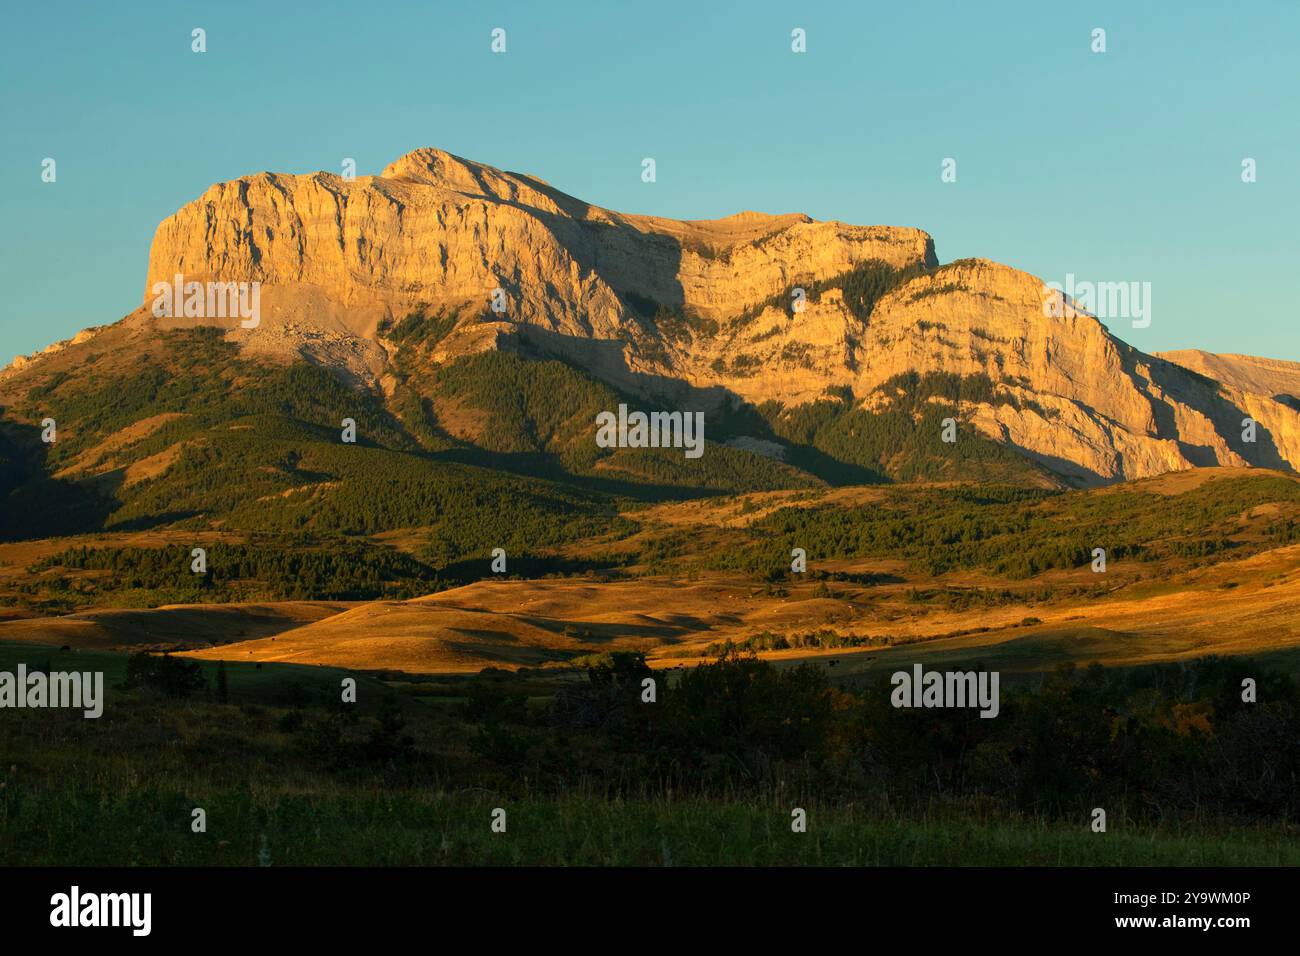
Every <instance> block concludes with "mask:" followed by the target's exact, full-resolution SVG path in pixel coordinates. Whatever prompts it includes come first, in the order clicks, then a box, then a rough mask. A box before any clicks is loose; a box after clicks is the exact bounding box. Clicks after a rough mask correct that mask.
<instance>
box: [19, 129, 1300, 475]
mask: <svg viewBox="0 0 1300 956" xmlns="http://www.w3.org/2000/svg"><path fill="white" fill-rule="evenodd" d="M175 275H182V276H184V277H185V279H186V281H200V282H203V281H215V282H232V281H236V282H242V281H247V282H258V283H260V285H261V294H262V295H261V316H260V321H259V324H258V326H257V327H256V328H253V329H244V328H240V327H239V320H238V318H231V319H213V318H204V317H198V318H190V319H184V318H167V319H158V318H155V317H154V316H153V315H152V314H151V311H150V308H149V306H150V302H151V298H152V297H151V294H150V292H151V290H152V289H153V288H154V285H155V283H158V282H170V281H171V280H172V277H173V276H175ZM1048 294H1049V293H1048V290H1047V289H1046V287H1045V285H1044V283H1043V282H1042V280H1040V279H1038V278H1036V277H1034V276H1031V275H1029V274H1028V273H1024V272H1021V271H1019V270H1016V269H1014V268H1011V267H1009V266H1004V265H1000V264H998V263H994V262H992V261H990V260H986V259H969V260H959V261H957V262H953V263H948V264H945V265H940V264H939V261H938V259H937V256H936V254H935V249H934V241H933V239H932V238H931V237H930V236H929V234H928V233H925V232H924V231H922V230H919V229H914V228H910V227H890V226H853V225H849V224H845V223H842V222H838V221H835V220H830V221H817V220H813V219H811V218H810V217H808V216H806V215H805V214H802V213H788V214H776V215H774V214H765V213H756V212H752V211H747V212H742V213H737V214H734V215H732V216H728V217H724V218H722V219H715V220H672V219H666V218H662V217H655V216H640V215H630V214H624V213H619V212H616V211H613V210H608V209H604V208H602V207H600V206H596V205H594V204H591V203H587V202H585V201H583V200H580V199H577V198H575V197H573V196H571V195H569V194H567V193H564V192H562V191H560V190H558V189H556V188H555V187H553V186H551V185H549V184H547V183H545V182H543V181H542V180H540V179H537V178H535V177H531V176H528V175H526V174H522V173H510V172H505V171H502V170H500V169H496V168H495V167H491V166H487V165H485V164H482V163H477V162H474V161H471V160H466V159H462V158H460V157H457V156H454V155H452V154H451V153H447V152H445V151H442V150H438V149H433V148H423V149H418V150H415V151H412V152H410V153H408V154H406V155H405V156H402V157H400V158H399V159H397V160H395V161H394V162H393V163H391V164H389V166H387V167H386V168H385V169H384V171H383V172H382V173H381V174H380V175H379V176H363V177H356V178H355V179H351V180H349V179H344V178H342V177H339V176H335V175H333V174H330V173H324V172H318V173H312V174H306V175H290V174H279V173H257V174H253V175H250V176H244V177H240V178H238V179H235V180H232V181H229V182H226V183H218V184H215V185H213V186H212V187H210V188H209V189H208V190H206V191H205V192H204V193H203V194H202V195H201V196H200V197H199V198H198V199H196V200H194V201H192V202H190V203H187V204H186V205H185V206H183V207H182V208H181V209H179V210H178V211H177V212H176V213H175V214H174V215H172V216H170V217H168V218H167V219H166V220H164V221H163V222H162V223H161V224H160V225H159V227H158V230H157V231H156V233H155V237H154V241H153V244H152V247H151V250H150V257H149V268H148V273H147V278H146V287H145V301H144V304H143V305H142V307H141V308H140V309H138V310H136V311H135V312H134V313H132V314H131V315H130V316H128V317H127V318H126V319H125V320H124V325H125V326H126V327H128V328H131V329H136V330H138V331H139V333H140V335H141V336H142V337H143V340H148V337H149V336H150V335H153V334H155V330H158V329H165V328H176V327H180V328H185V327H190V326H208V325H217V326H219V327H221V328H223V329H224V330H225V335H226V338H227V339H228V340H229V341H230V342H232V343H234V344H236V345H237V346H238V347H239V349H240V350H241V353H242V354H246V355H250V356H256V357H259V358H271V359H274V360H277V361H298V360H301V359H305V360H307V361H309V362H311V363H313V364H317V365H322V366H326V367H329V368H331V369H335V370H337V371H338V372H340V373H341V374H342V375H343V377H344V378H345V379H346V380H348V381H349V382H351V383H352V384H353V385H354V386H355V387H360V388H365V389H369V390H372V391H374V392H376V393H377V394H381V395H383V396H384V397H385V398H386V399H388V400H393V399H394V398H395V397H397V396H399V394H403V393H405V392H411V393H414V398H413V399H410V400H411V401H415V402H417V403H420V404H427V405H428V406H429V407H436V406H437V405H438V404H439V401H441V400H440V399H439V398H438V396H437V395H436V394H435V393H436V392H437V390H438V387H439V386H438V379H439V377H440V374H441V373H440V372H439V370H440V369H443V368H445V367H448V366H450V365H452V364H454V363H456V362H460V361H463V360H464V359H466V358H467V357H469V356H473V355H476V354H481V353H484V352H492V351H503V352H511V353H514V354H517V355H519V356H521V357H524V358H526V359H530V360H535V359H543V360H558V361H560V362H563V363H565V364H568V365H571V366H573V367H575V368H578V369H581V370H582V371H583V372H584V373H585V374H588V375H590V376H592V377H593V378H594V379H596V380H598V381H601V382H604V383H607V384H609V385H611V386H613V387H614V388H616V389H618V390H620V391H621V392H624V393H626V394H629V395H632V396H640V397H641V398H642V399H643V400H645V401H657V402H660V403H662V404H664V405H667V406H669V407H678V406H685V405H690V406H692V407H702V408H707V409H710V410H712V411H721V412H724V413H730V412H733V411H735V410H736V409H737V408H740V407H742V406H749V407H754V408H763V409H766V412H765V413H764V417H765V418H766V419H767V420H768V421H769V423H771V424H772V426H773V427H774V428H776V430H777V431H778V432H780V431H782V430H783V429H785V430H787V431H788V428H786V425H788V424H789V422H788V421H787V422H786V425H783V424H782V416H786V418H787V419H788V418H789V416H790V415H791V414H792V410H797V409H800V408H806V407H821V404H824V403H825V402H826V401H827V398H828V396H831V395H839V394H848V395H851V396H852V400H851V402H850V403H848V405H846V408H845V409H844V411H845V413H846V414H847V413H853V414H859V413H861V414H866V413H870V412H874V411H876V410H879V409H882V408H889V407H891V406H892V405H894V404H896V400H897V383H898V382H899V381H902V380H905V379H907V376H913V377H919V378H920V379H923V380H924V379H927V376H928V377H933V376H945V375H946V376H950V377H955V379H956V380H962V381H976V382H987V383H988V386H987V387H981V388H979V389H977V390H976V391H977V392H978V395H975V396H974V397H973V398H963V397H961V396H959V395H957V394H956V393H955V392H954V393H953V396H950V398H951V401H952V402H953V403H954V404H953V406H952V407H953V409H954V410H955V411H956V412H957V413H958V414H959V416H960V417H961V418H962V420H963V421H965V422H967V423H969V425H970V426H971V428H973V429H974V430H975V431H976V432H977V433H978V434H979V435H980V436H982V437H983V438H984V439H986V440H991V441H993V442H996V443H1000V444H1002V445H1003V446H1005V447H1007V448H1009V449H1012V450H1014V451H1015V452H1016V453H1017V454H1020V455H1023V456H1024V457H1025V458H1026V459H1027V460H1029V461H1031V462H1033V463H1035V464H1036V465H1038V466H1041V467H1044V468H1047V469H1049V470H1050V471H1052V472H1054V473H1055V474H1057V475H1059V476H1061V477H1062V479H1063V480H1065V481H1067V482H1070V483H1073V484H1081V485H1090V484H1100V483H1107V482H1112V481H1119V480H1126V479H1131V478H1140V477H1146V476H1150V475H1155V474H1160V473H1163V472H1167V471H1175V470H1180V469H1183V468H1189V467H1197V466H1206V465H1227V466H1236V467H1243V466H1247V465H1256V466H1262V467H1273V468H1286V469H1294V468H1295V467H1296V466H1297V464H1300V409H1298V408H1297V407H1294V406H1293V405H1292V404H1289V403H1288V402H1287V401H1285V400H1284V399H1285V398H1286V396H1285V395H1283V396H1282V399H1283V400H1279V398H1278V397H1277V395H1276V394H1265V392H1267V389H1265V390H1264V391H1260V390H1259V389H1260V386H1259V380H1258V376H1256V378H1255V379H1249V378H1242V377H1240V376H1238V377H1236V378H1233V377H1232V376H1226V377H1228V378H1232V381H1224V380H1223V379H1222V378H1216V377H1215V376H1214V375H1211V374H1207V372H1206V371H1205V370H1204V369H1205V368H1208V366H1204V363H1202V366H1203V367H1202V368H1201V369H1198V368H1192V367H1189V365H1188V364H1186V360H1184V362H1179V361H1176V360H1175V359H1176V356H1173V357H1171V358H1170V359H1166V358H1164V357H1161V356H1159V355H1147V354H1145V353H1143V352H1141V351H1140V350H1138V349H1135V348H1133V347H1132V346H1129V345H1128V344H1127V343H1125V342H1123V341H1122V340H1121V339H1119V338H1118V337H1117V336H1115V335H1113V334H1112V333H1111V332H1110V331H1109V330H1108V329H1107V328H1106V327H1105V326H1104V325H1103V324H1102V323H1101V322H1099V321H1098V320H1097V319H1096V318H1094V317H1093V316H1091V315H1088V314H1087V313H1084V312H1081V311H1079V310H1077V309H1075V308H1074V307H1073V306H1072V305H1070V304H1067V303H1063V302H1062V303H1059V308H1058V309H1056V310H1055V314H1053V312H1052V310H1051V309H1048V308H1045V301H1046V296H1048ZM494 295H495V296H496V297H497V305H498V307H499V308H501V311H494V310H493V309H492V303H493V301H494V300H493V297H494ZM412 322H414V324H412ZM412 329H416V330H418V334H409V333H410V332H411V330H412ZM399 330H405V331H406V333H407V334H406V335H405V339H404V341H402V342H398V341H397V340H396V339H395V338H394V336H395V335H396V334H397V333H398V332H399ZM102 335H103V331H102V330H101V331H99V332H94V331H89V330H88V331H87V332H84V333H82V334H81V335H80V336H78V337H77V338H78V339H79V340H80V341H77V340H73V341H72V342H70V343H69V344H68V345H67V346H65V348H69V349H74V350H75V349H85V350H87V351H93V350H94V348H95V342H96V340H98V339H100V338H101V336H102ZM403 349H405V351H404V352H403V351H402V350H403ZM47 351H48V350H47ZM56 351H58V350H56ZM399 353H401V357H400V359H399ZM38 364H39V359H38V360H36V362H29V363H24V365H23V366H22V367H19V368H12V367H11V369H9V370H7V371H6V373H4V375H3V377H0V383H3V381H4V379H11V380H13V379H15V377H23V376H24V375H25V374H32V375H35V370H34V369H33V368H32V366H33V365H38ZM1193 364H1195V363H1193ZM1223 374H1224V373H1223V372H1222V371H1220V375H1223ZM967 391H969V389H968V390H967ZM938 397H939V398H942V396H938ZM934 399H935V397H931V398H930V399H927V401H933V400H934ZM819 403H821V404H819ZM445 405H446V403H445V402H443V406H444V407H445ZM926 407H927V406H924V405H919V406H915V408H914V413H913V414H914V416H915V417H917V421H918V422H919V421H920V420H921V416H920V413H921V412H922V411H924V409H925V408H926ZM837 414H838V412H837ZM462 417H464V416H462ZM471 417H472V416H471ZM1245 418H1252V419H1254V420H1255V421H1256V422H1257V423H1258V427H1257V436H1256V442H1254V443H1248V442H1244V441H1243V440H1242V432H1243V419H1245ZM865 421H866V420H865V419H864V420H863V422H865ZM842 427H843V428H845V429H847V430H848V431H849V432H852V430H853V427H855V426H854V425H852V424H845V425H843V426H842ZM864 427H866V426H864ZM918 427H919V426H918ZM480 431H481V429H480ZM453 437H457V438H460V439H463V440H467V441H475V440H477V439H479V438H481V437H482V436H481V435H479V434H475V433H474V430H473V429H472V428H471V429H468V430H462V431H461V433H460V434H458V435H455V436H453ZM733 437H736V438H738V439H743V440H745V441H748V442H750V443H751V444H750V445H749V446H748V447H762V446H763V443H764V442H767V443H769V444H770V439H771V438H772V436H771V435H757V434H752V435H743V434H742V435H739V436H733ZM933 440H934V441H935V442H937V441H938V436H937V434H936V435H935V436H933ZM754 442H757V443H758V444H753V443H754Z"/></svg>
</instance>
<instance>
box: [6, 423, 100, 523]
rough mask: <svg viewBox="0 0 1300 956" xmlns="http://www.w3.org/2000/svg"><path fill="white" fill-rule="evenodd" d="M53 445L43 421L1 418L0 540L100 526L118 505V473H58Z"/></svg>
mask: <svg viewBox="0 0 1300 956" xmlns="http://www.w3.org/2000/svg"><path fill="white" fill-rule="evenodd" d="M51 447H52V446H51V445H49V444H47V443H45V442H42V441H41V428H40V427H38V426H36V425H26V424H23V423H21V422H15V421H8V420H6V421H0V541H22V540H27V539H31V538H53V537H59V536H62V535H69V534H84V533H86V532H91V531H99V530H101V529H102V528H103V527H104V523H105V521H107V520H108V516H109V515H110V514H112V512H113V510H114V509H115V508H117V506H118V502H117V500H116V498H115V496H114V492H115V491H116V490H117V488H118V487H120V485H121V483H122V475H121V474H120V473H113V474H109V475H101V476H96V477H95V478H91V479H84V480H80V481H77V480H72V479H68V478H55V477H54V476H53V475H52V474H50V469H51V467H52V464H51V462H50V460H49V459H50V450H51Z"/></svg>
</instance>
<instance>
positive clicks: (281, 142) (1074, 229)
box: [0, 0, 1300, 364]
mask: <svg viewBox="0 0 1300 956" xmlns="http://www.w3.org/2000/svg"><path fill="white" fill-rule="evenodd" d="M196 26H197V27H203V28H204V29H206V31H207V40H208V52H207V53H205V54H202V55H198V54H194V53H192V52H191V51H190V31H191V29H192V28H194V27H196ZM498 26H499V27H503V28H505V29H506V31H507V53H506V54H505V55H493V54H492V53H491V52H490V51H489V42H490V37H489V34H490V31H491V30H492V28H493V27H498ZM794 27H803V28H804V29H805V30H806V31H807V36H808V52H807V53H806V54H803V55H796V54H793V53H791V51H790V31H791V29H792V28H794ZM1094 27H1103V28H1105V29H1106V31H1107V46H1108V52H1106V53H1105V54H1094V53H1092V52H1091V50H1090V43H1091V38H1090V34H1091V31H1092V29H1093V28H1094ZM1298 43H1300V3H1297V2H1295V0H1275V2H1268V0H1263V2H1256V3H1252V4H1241V3H1233V2H1222V3H1210V2H1198V0H1187V2H1141V3H1137V2H1132V0H1127V2H1116V3H1056V2H1043V0H1034V2H996V0H991V2H988V3H958V2H931V3H912V2H898V0H893V2H888V3H876V2H868V0H854V2H842V3H841V2H809V0H803V2H798V3H794V2H791V3H766V2H735V3H722V2H707V3H705V2H698V0H696V2H689V3H679V2H669V0H654V2H652V3H616V2H613V0H601V2H589V3H579V2H566V0H552V2H547V3H540V2H518V3H477V2H475V3H471V2H460V3H452V2H438V0H426V2H421V3H382V2H370V0H367V2H361V0H351V2H347V3H337V2H329V0H320V2H310V3H308V2H301V3H298V2H271V3H267V2H258V3H249V2H243V0H212V2H202V3H200V2H178V0H166V2H151V0H131V2H127V3H98V2H95V3H92V2H88V0H87V2H83V3H77V4H68V3H59V2H43V3H24V4H15V5H11V6H10V8H9V9H8V12H7V13H6V16H5V24H4V31H3V37H2V38H0V136H3V138H4V148H3V149H2V150H0V220H2V221H3V233H2V235H3V240H0V241H2V242H3V247H2V248H0V253H2V254H0V283H2V284H3V289H4V294H3V300H2V301H0V356H2V357H3V359H2V360H0V364H2V362H3V361H7V360H8V358H9V357H10V356H12V355H13V354H15V353H20V352H21V353H26V352H30V351H32V350H34V349H37V348H41V347H44V346H45V345H47V344H48V343H50V342H52V341H55V340H58V339H61V338H66V337H67V336H69V335H72V334H73V333H75V332H76V331H78V330H79V329H81V328H83V327H85V326H88V325H98V324H103V323H106V322H112V321H115V320H117V319H118V318H120V317H121V316H122V315H124V314H126V313H127V312H129V311H130V310H131V309H132V308H134V307H135V306H136V305H138V304H139V303H140V302H141V300H142V299H143V296H144V279H145V268H146V265H147V257H148V250H149V242H150V239H151V237H152V234H153V230H154V228H155V226H156V225H157V224H158V222H159V221H160V220H161V219H163V218H164V217H166V216H168V215H169V214H171V213H172V212H173V211H174V210H175V209H176V208H177V207H178V206H180V205H182V204H183V203H185V202H187V201H188V200H190V199H193V198H195V197H197V196H198V195H199V194H200V193H202V192H203V191H204V190H205V189H206V188H207V187H208V186H209V185H211V184H212V183H214V182H217V181H220V180H225V179H232V178H234V177H236V176H239V175H243V174H247V173H252V172H256V171H259V170H264V169H269V170H275V171H281V172H296V173H305V172H310V171H313V170H317V169H328V170H331V171H335V172H337V171H340V166H339V164H340V162H341V161H342V159H343V157H347V156H351V157H355V159H356V161H357V165H358V173H360V174H363V175H364V174H367V173H377V172H379V171H380V170H381V169H382V168H383V167H384V166H385V165H386V164H387V163H388V162H390V161H391V160H393V159H395V158H396V157H397V156H399V155H401V154H402V153H405V152H407V151H409V150H411V149H414V148H416V147H419V146H426V145H430V146H438V147H441V148H443V149H447V150H450V151H451V152H453V153H457V154H459V155H462V156H466V157H469V158H471V159H476V160H479V161H482V162H486V163H489V164H491V165H494V166H500V167H503V168H506V169H513V170H519V171H522V172H529V173H532V174H534V175H537V176H540V177H541V178H543V179H546V180H548V181H549V182H551V183H552V184H554V185H555V186H557V187H559V188H561V189H563V190H565V191H566V192H570V193H572V194H574V195H577V196H579V197H581V198H583V199H587V200H589V201H591V202H594V203H598V204H600V205H603V206H609V207H612V208H615V209H620V210H624V211H628V212H642V213H656V214H660V215H665V216H674V217H684V218H712V217H716V216H723V215H728V214H730V213H733V212H736V211H738V210H741V209H759V210H762V211H768V212H787V211H799V212H806V213H808V214H810V215H812V216H814V217H817V218H819V219H822V218H828V219H829V218H834V219H841V220H844V221H847V222H853V223H861V224H876V223H882V224H890V225H906V226H918V227H920V228H923V229H925V230H927V231H928V232H930V234H931V235H933V236H934V238H935V243H936V247H937V251H938V254H939V257H940V259H941V260H942V261H945V262H946V261H950V260H952V259H957V258H962V257H965V256H984V257H987V258H991V259H996V260H999V261H1001V262H1005V263H1008V264H1010V265H1014V266H1017V267H1020V268H1023V269H1026V270H1029V271H1031V272H1033V273H1035V274H1037V275H1040V276H1042V277H1044V278H1045V279H1049V280H1056V281H1061V282H1063V281H1064V278H1065V274H1066V273H1067V272H1073V273H1075V274H1076V275H1077V276H1078V277H1079V278H1081V279H1094V280H1102V281H1119V280H1139V281H1150V282H1151V283H1152V292H1153V294H1152V299H1153V301H1152V313H1153V321H1152V323H1151V326H1150V328H1148V329H1145V330H1134V329H1132V328H1130V327H1129V323H1127V322H1124V321H1117V322H1113V323H1111V326H1112V328H1113V330H1114V331H1115V332H1117V333H1118V334H1119V335H1120V336H1121V337H1123V338H1125V339H1126V340H1128V341H1130V342H1132V343H1133V344H1135V345H1137V346H1139V347H1140V348H1143V349H1147V350H1158V349H1170V348H1183V347H1198V348H1204V349H1208V350H1212V351H1223V352H1245V353H1253V354H1262V355H1270V356H1274V357H1278V358H1289V359H1296V360H1300V315H1297V307H1296V305H1295V302H1296V296H1295V294H1294V289H1293V288H1292V286H1293V285H1294V283H1295V278H1296V276H1297V274H1298V273H1300V221H1298V216H1297V214H1298V213H1300V122H1298V121H1297V120H1298V118H1300V79H1298V71H1297V69H1296V62H1297V61H1296V58H1297V55H1298V54H1297V46H1298ZM47 156H48V157H53V158H55V159H56V161H57V163H58V167H57V170H58V181H57V183H55V184H44V183H42V182H41V178H40V172H41V161H42V159H43V158H45V157H47ZM645 156H652V157H654V158H655V159H656V161H657V164H658V182H656V183H654V184H652V185H647V184H645V183H642V182H641V179H640V171H641V166H640V162H641V159H642V157H645ZM949 156H951V157H954V158H956V159H957V163H958V167H957V169H958V181H957V183H955V184H951V185H946V184H943V183H941V182H940V178H939V169H940V162H941V160H942V159H943V158H944V157H949ZM1244 157H1253V158H1254V159H1256V161H1257V163H1258V177H1259V181H1258V182H1256V183H1254V184H1251V185H1245V184H1243V183H1242V182H1241V175H1240V173H1241V161H1242V159H1243V158H1244Z"/></svg>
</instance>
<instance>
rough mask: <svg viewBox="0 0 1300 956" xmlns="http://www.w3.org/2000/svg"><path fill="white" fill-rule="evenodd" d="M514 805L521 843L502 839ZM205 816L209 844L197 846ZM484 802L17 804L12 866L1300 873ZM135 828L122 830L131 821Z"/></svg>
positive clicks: (1102, 839)
mask: <svg viewBox="0 0 1300 956" xmlns="http://www.w3.org/2000/svg"><path fill="white" fill-rule="evenodd" d="M501 804H504V806H505V809H506V811H507V832H505V833H493V832H492V831H491V828H490V825H489V823H490V818H491V813H492V810H493V808H494V807H496V806H498V805H501ZM195 805H202V806H203V808H204V809H205V810H206V811H207V824H208V829H207V832H206V833H200V834H196V833H192V832H191V831H190V819H191V816H190V815H191V811H192V809H193V807H194V806H195ZM808 810H809V813H808V832H806V833H803V834H796V833H792V832H791V830H790V816H789V808H786V807H777V806H774V805H771V804H769V803H763V802H758V801H753V802H731V803H728V802H722V801H700V800H630V801H605V800H599V799H590V798H585V797H561V798H543V799H535V798H530V799H523V800H504V801H497V800H494V799H492V798H491V797H490V796H488V795H484V794H468V795H466V794H460V795H455V796H446V795H434V794H426V795H416V794H398V795H393V794H384V793H378V792H372V793H355V792H354V793H350V794H348V795H346V796H344V795H338V794H324V795H311V796H308V795H301V796H285V795H260V794H258V793H256V792H254V793H252V794H247V793H230V792H226V793H222V794H212V793H209V794H207V795H206V796H205V797H204V798H203V799H202V800H201V801H200V800H195V799H191V798H187V797H186V796H185V795H183V794H179V793H161V792H148V793H133V794H128V795H119V794H112V793H107V792H101V793H95V794H89V793H84V792H82V793H76V792H73V791H53V792H49V791H47V792H39V793H30V792H29V793H27V794H24V795H22V796H19V795H18V794H17V793H15V792H13V791H10V792H9V793H8V794H7V795H5V796H3V798H0V862H3V863H5V864H6V865H10V864H19V865H74V866H93V865H104V866H116V865H180V866H185V865H191V866H204V865H234V866H254V865H258V864H259V863H262V864H267V863H269V865H281V866H314V865H367V864H373V865H390V866H391V865H520V864H522V865H542V866H557V865H559V866H562V865H580V866H629V865H630V866H664V865H668V866H700V865H713V866H716V865H733V866H765V865H811V866H971V865H974V866H1021V865H1035V866H1056V865H1065V866H1295V865H1298V864H1300V841H1297V840H1296V839H1295V834H1293V833H1291V834H1288V833H1286V832H1284V831H1283V830H1282V829H1278V828H1269V829H1260V830H1248V829H1243V830H1217V831H1214V832H1205V831H1203V830H1202V831H1199V832H1196V833H1194V834H1190V835H1182V834H1180V833H1177V832H1161V831H1154V832H1153V831H1150V830H1144V831H1131V832H1126V831H1125V829H1124V826H1123V824H1122V823H1114V824H1112V827H1111V832H1109V833H1104V834H1097V833H1092V832H1091V831H1090V830H1089V829H1088V827H1087V824H1086V821H1080V824H1079V825H1078V826H1077V827H1069V826H1063V825H1060V824H1045V823H1042V822H1040V821H1036V820H1032V819H1025V820H1018V821H1005V822H983V821H978V820H972V819H963V818H956V817H940V818H936V819H933V820H916V819H892V818H889V817H886V816H882V815H881V814H879V813H876V812H872V811H868V810H865V809H860V808H846V807H840V808H817V807H815V806H812V807H809V808H808ZM127 820H130V821H133V823H131V824H129V825H124V824H123V821H127Z"/></svg>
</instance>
